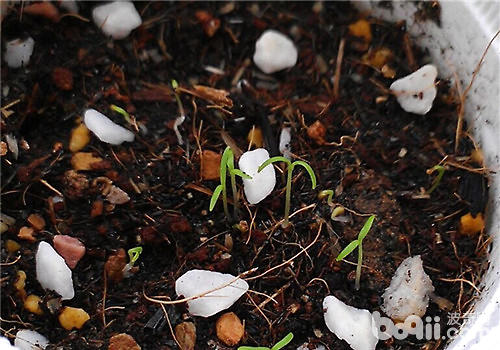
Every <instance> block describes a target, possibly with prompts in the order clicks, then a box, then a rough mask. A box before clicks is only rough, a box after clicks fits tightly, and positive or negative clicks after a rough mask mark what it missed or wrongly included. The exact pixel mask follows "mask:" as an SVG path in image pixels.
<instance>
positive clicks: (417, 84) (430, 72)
mask: <svg viewBox="0 0 500 350" xmlns="http://www.w3.org/2000/svg"><path fill="white" fill-rule="evenodd" d="M436 77H437V68H436V67H435V66H433V65H432V64H427V65H425V66H423V67H422V68H420V69H418V70H416V71H415V72H413V73H411V74H410V75H407V76H406V77H404V78H401V79H398V80H396V81H395V82H393V83H392V85H391V87H390V89H391V91H392V92H393V93H394V94H395V95H396V98H397V100H398V102H399V104H400V105H401V108H403V109H404V110H405V111H407V112H410V113H416V114H422V115H423V114H427V112H429V111H430V110H431V108H432V102H433V101H434V98H435V97H436V93H437V89H436V86H435V84H434V82H435V80H436Z"/></svg>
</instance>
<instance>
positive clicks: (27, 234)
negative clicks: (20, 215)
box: [17, 226, 36, 242]
mask: <svg viewBox="0 0 500 350" xmlns="http://www.w3.org/2000/svg"><path fill="white" fill-rule="evenodd" d="M34 233H35V230H33V229H32V228H31V227H27V226H23V227H21V229H20V230H19V233H18V234H17V237H19V239H23V240H25V241H29V242H35V241H36V238H35V236H34Z"/></svg>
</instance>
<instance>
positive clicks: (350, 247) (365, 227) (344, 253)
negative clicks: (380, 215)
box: [336, 215, 375, 290]
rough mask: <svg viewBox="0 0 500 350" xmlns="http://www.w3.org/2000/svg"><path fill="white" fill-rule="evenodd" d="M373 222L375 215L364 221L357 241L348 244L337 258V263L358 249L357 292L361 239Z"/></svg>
mask: <svg viewBox="0 0 500 350" xmlns="http://www.w3.org/2000/svg"><path fill="white" fill-rule="evenodd" d="M373 220H375V215H371V216H370V217H369V218H368V220H366V222H365V224H364V225H363V227H362V228H361V231H359V234H358V239H356V240H354V241H352V242H351V243H349V244H348V245H347V246H346V247H345V248H344V250H342V251H341V252H340V254H339V256H337V259H336V260H337V261H340V260H342V259H344V258H345V257H346V256H348V255H349V254H351V253H352V252H353V250H354V249H356V248H358V264H357V266H356V281H355V288H356V290H359V281H360V280H361V265H362V263H363V239H364V238H365V237H366V235H367V234H368V231H370V229H371V227H372V225H373Z"/></svg>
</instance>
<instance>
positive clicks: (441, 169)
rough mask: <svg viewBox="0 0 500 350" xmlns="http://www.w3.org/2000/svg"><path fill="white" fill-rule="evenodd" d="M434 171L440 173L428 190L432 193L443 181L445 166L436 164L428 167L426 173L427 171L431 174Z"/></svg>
mask: <svg viewBox="0 0 500 350" xmlns="http://www.w3.org/2000/svg"><path fill="white" fill-rule="evenodd" d="M434 171H437V172H438V175H437V176H436V178H435V179H434V182H433V183H432V186H431V188H429V190H428V191H427V194H431V193H432V192H433V191H434V190H435V189H436V188H437V187H438V186H439V183H440V182H441V179H442V178H443V175H444V166H442V165H434V166H433V167H432V168H430V169H427V171H426V173H427V175H430V174H432V173H433V172H434Z"/></svg>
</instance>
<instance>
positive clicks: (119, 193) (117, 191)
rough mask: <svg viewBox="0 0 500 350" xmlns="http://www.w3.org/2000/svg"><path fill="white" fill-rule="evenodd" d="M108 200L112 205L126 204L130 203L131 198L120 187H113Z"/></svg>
mask: <svg viewBox="0 0 500 350" xmlns="http://www.w3.org/2000/svg"><path fill="white" fill-rule="evenodd" d="M106 200H107V201H108V202H110V203H111V204H125V203H127V202H128V201H130V197H129V195H128V194H127V192H125V191H124V190H122V189H121V188H120V187H118V186H115V185H112V186H111V189H110V190H109V193H108V194H107V196H106Z"/></svg>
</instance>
